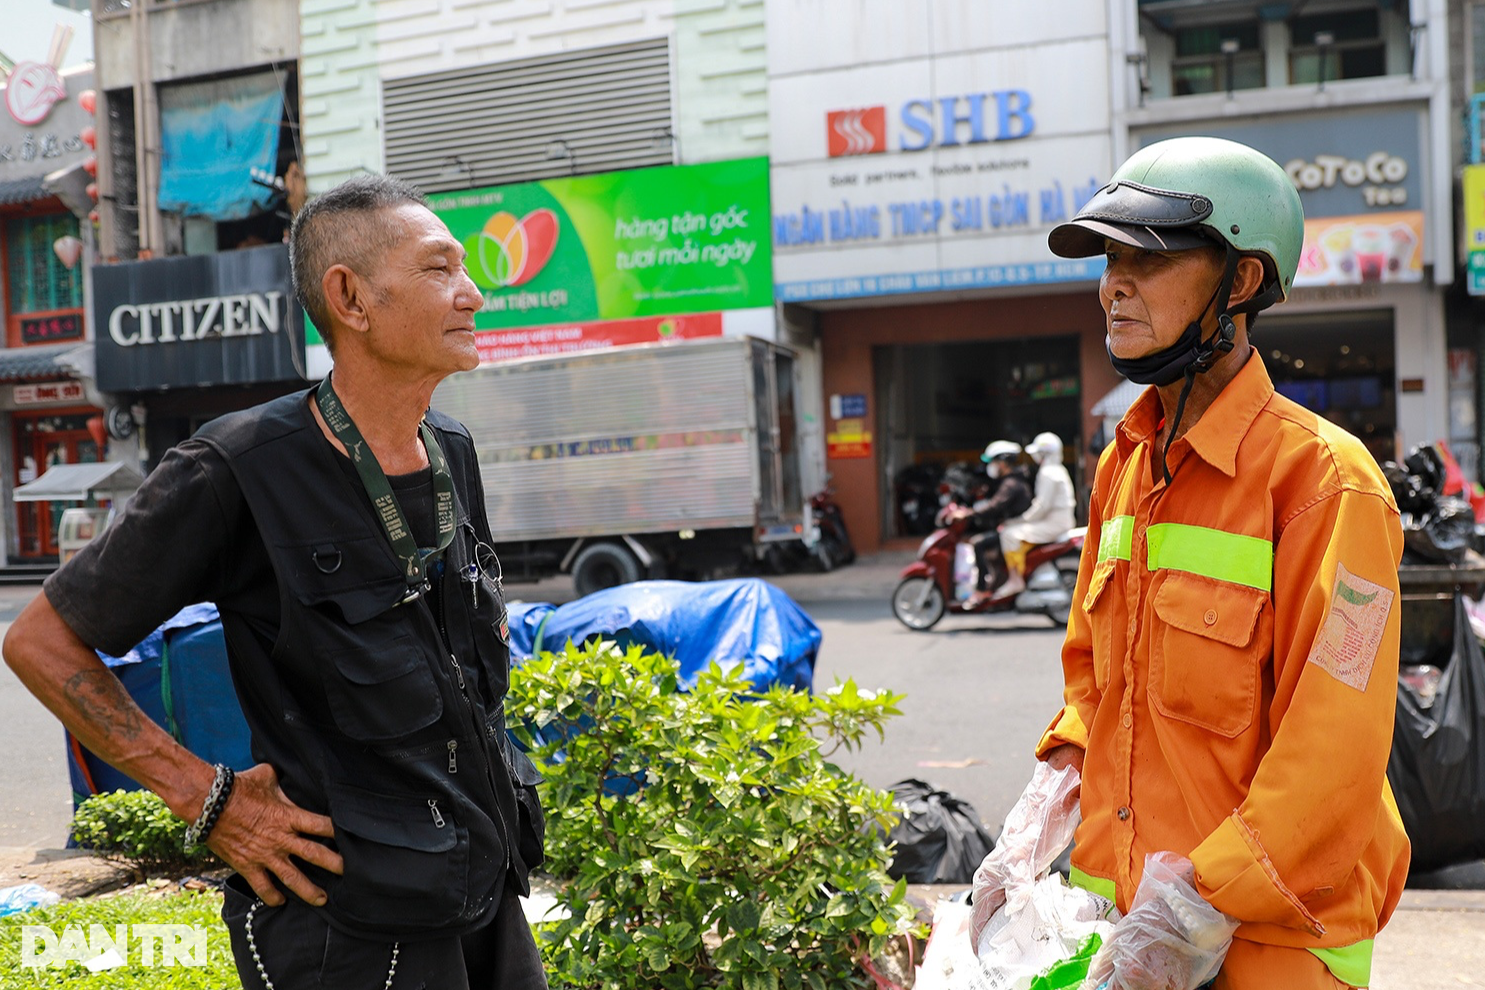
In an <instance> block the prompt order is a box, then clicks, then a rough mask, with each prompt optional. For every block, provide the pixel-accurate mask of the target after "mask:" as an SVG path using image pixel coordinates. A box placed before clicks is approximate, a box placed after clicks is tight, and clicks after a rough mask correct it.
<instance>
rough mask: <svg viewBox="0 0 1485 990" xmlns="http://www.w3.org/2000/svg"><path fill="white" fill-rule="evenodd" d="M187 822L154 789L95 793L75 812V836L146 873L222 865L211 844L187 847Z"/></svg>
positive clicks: (89, 846)
mask: <svg viewBox="0 0 1485 990" xmlns="http://www.w3.org/2000/svg"><path fill="white" fill-rule="evenodd" d="M186 827H187V825H186V823H185V822H184V821H182V820H181V819H179V818H177V817H175V815H174V814H172V813H171V811H170V809H169V808H168V807H166V805H165V802H164V801H163V800H162V799H161V798H160V796H159V795H157V794H155V793H154V792H152V791H114V792H112V793H110V794H95V795H93V796H92V797H90V798H88V799H87V800H86V801H84V802H83V803H82V805H81V806H80V807H79V808H78V809H77V812H76V813H75V814H74V815H73V816H72V838H73V840H74V841H76V842H77V844H78V845H79V846H81V847H83V848H84V849H91V850H92V851H94V852H96V853H99V854H101V855H104V856H109V857H112V858H114V859H120V860H123V861H125V862H127V863H129V864H131V865H132V866H134V868H135V869H137V870H139V871H140V872H141V873H155V872H174V871H179V870H184V869H193V868H201V867H204V866H215V865H220V864H219V863H218V862H217V860H216V858H215V857H214V856H212V854H211V852H210V851H209V850H208V849H207V848H206V847H205V846H197V847H196V850H195V851H194V852H192V853H190V854H187V853H186V852H185V850H184V849H183V848H182V843H183V842H184V841H185V838H186Z"/></svg>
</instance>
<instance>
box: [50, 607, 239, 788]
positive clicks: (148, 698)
mask: <svg viewBox="0 0 1485 990" xmlns="http://www.w3.org/2000/svg"><path fill="white" fill-rule="evenodd" d="M98 657H99V659H101V660H102V661H103V663H104V665H105V666H106V667H108V668H109V669H110V670H112V671H113V673H114V675H115V676H116V677H118V679H119V681H120V683H122V684H123V686H124V689H125V690H126V691H128V692H129V696H130V697H131V698H133V699H134V701H135V703H136V704H138V705H139V707H140V708H141V709H142V710H143V711H144V713H145V714H146V715H148V716H149V717H150V719H151V720H152V721H154V722H155V723H157V724H159V725H162V726H164V727H165V728H166V729H168V730H169V732H170V733H171V735H173V736H174V737H175V739H176V741H178V742H179V743H180V744H181V745H183V746H185V747H186V748H187V749H189V750H190V751H191V752H192V753H194V754H196V755H197V756H199V757H201V758H202V759H203V760H206V761H207V762H209V763H225V764H226V765H228V766H230V767H232V768H233V769H234V770H246V769H247V768H249V767H251V766H252V765H253V762H254V761H253V758H252V752H251V747H250V745H249V732H248V727H247V721H246V720H245V719H244V718H243V716H242V709H241V708H240V707H239V705H238V703H237V693H236V691H235V689H234V688H233V685H232V675H231V672H230V670H229V669H228V665H227V642H226V639H225V638H224V636H223V634H222V621H221V617H220V616H219V615H218V613H217V607H216V606H215V605H213V604H211V603H209V602H207V603H203V604H200V605H188V606H187V607H186V608H183V609H181V610H180V611H179V612H177V613H176V614H175V615H174V616H172V617H171V618H169V619H167V620H166V621H165V622H164V623H163V624H162V625H161V626H160V627H159V628H158V629H156V630H155V631H154V632H152V633H150V634H149V635H148V636H146V637H145V638H144V641H143V642H141V643H139V644H138V645H137V646H135V647H134V648H133V649H132V650H130V651H129V652H128V653H125V654H124V655H123V656H121V657H111V656H108V655H107V654H104V653H99V654H98ZM67 772H68V776H69V778H70V779H71V782H72V798H73V804H74V806H76V805H78V804H81V803H82V802H83V801H84V800H85V799H86V798H87V797H89V796H90V795H92V794H95V793H106V792H109V791H120V790H122V791H135V790H139V785H138V784H137V783H135V781H134V780H133V779H132V778H130V777H128V776H125V775H124V774H122V773H120V772H119V771H118V770H115V769H114V768H113V767H111V766H109V765H108V764H107V763H104V762H103V761H102V760H101V759H99V758H98V757H97V756H96V755H95V754H93V753H92V752H91V751H89V750H87V749H85V748H83V747H82V746H81V745H80V744H78V743H77V741H76V740H75V739H73V737H72V736H71V735H70V734H68V735H67Z"/></svg>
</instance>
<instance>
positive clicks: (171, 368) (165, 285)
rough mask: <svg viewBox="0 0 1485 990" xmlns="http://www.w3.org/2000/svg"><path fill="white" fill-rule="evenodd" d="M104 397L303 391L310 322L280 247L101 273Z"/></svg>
mask: <svg viewBox="0 0 1485 990" xmlns="http://www.w3.org/2000/svg"><path fill="white" fill-rule="evenodd" d="M93 306H94V310H93V315H94V325H95V326H97V327H98V328H99V333H98V336H97V340H96V342H95V347H96V349H97V361H98V387H99V388H100V389H102V390H104V391H106V392H142V391H149V390H152V389H160V388H190V387H198V386H204V385H250V384H256V383H261V382H288V381H301V380H303V378H304V374H303V372H302V371H301V369H303V368H304V314H303V311H302V310H300V308H299V306H298V305H297V303H295V301H294V295H293V292H292V290H291V288H290V286H289V252H288V249H287V248H286V247H285V246H283V245H281V244H274V245H268V246H265V247H256V248H247V249H245V250H241V251H228V252H224V253H222V254H208V255H197V256H191V257H185V258H162V259H159V260H156V261H138V262H132V263H128V264H122V265H99V266H97V267H96V268H94V269H93Z"/></svg>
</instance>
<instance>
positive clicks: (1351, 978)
mask: <svg viewBox="0 0 1485 990" xmlns="http://www.w3.org/2000/svg"><path fill="white" fill-rule="evenodd" d="M1372 944H1373V940H1372V939H1367V940H1366V941H1365V942H1357V943H1355V944H1354V945H1343V946H1341V947H1340V948H1339V949H1311V950H1310V951H1311V952H1313V953H1314V954H1315V955H1316V956H1318V957H1319V958H1320V961H1321V962H1323V963H1324V964H1325V968H1326V969H1328V970H1330V975H1331V976H1334V977H1335V978H1336V979H1338V980H1340V981H1341V982H1342V983H1344V984H1346V985H1347V986H1353V987H1368V986H1371V983H1372Z"/></svg>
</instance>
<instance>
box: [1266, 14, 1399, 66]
mask: <svg viewBox="0 0 1485 990" xmlns="http://www.w3.org/2000/svg"><path fill="white" fill-rule="evenodd" d="M1386 74H1387V46H1386V44H1385V43H1384V42H1383V41H1382V36H1381V25H1380V20H1379V17H1378V13H1377V11H1376V9H1375V8H1373V9H1370V10H1348V11H1344V12H1338V13H1326V14H1310V15H1305V16H1302V17H1296V18H1294V20H1292V21H1290V23H1289V81H1290V82H1292V83H1295V84H1296V85H1300V84H1304V83H1320V82H1329V81H1331V80H1335V79H1363V78H1366V77H1368V76H1383V75H1386Z"/></svg>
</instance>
